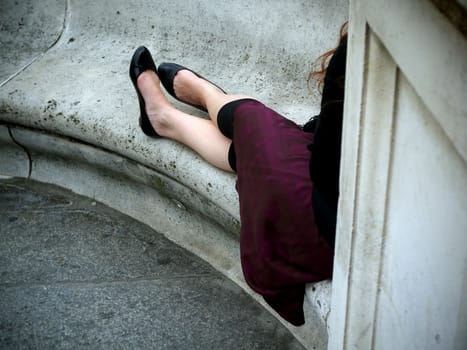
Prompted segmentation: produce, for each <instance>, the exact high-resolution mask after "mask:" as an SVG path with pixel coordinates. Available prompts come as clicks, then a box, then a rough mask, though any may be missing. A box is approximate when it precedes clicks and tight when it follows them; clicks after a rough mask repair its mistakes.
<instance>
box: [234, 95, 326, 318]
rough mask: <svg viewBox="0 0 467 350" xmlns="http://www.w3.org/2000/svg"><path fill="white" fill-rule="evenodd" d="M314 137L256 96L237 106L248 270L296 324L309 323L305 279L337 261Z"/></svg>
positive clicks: (315, 278) (236, 142)
mask: <svg viewBox="0 0 467 350" xmlns="http://www.w3.org/2000/svg"><path fill="white" fill-rule="evenodd" d="M312 142H313V134H311V133H307V132H304V131H303V130H302V129H301V128H300V127H299V126H298V125H296V124H295V123H294V122H292V121H290V120H288V119H286V118H284V117H283V116H281V115H279V114H278V113H276V112H275V111H273V110H271V109H269V108H267V107H266V106H264V105H263V104H261V103H260V102H258V101H254V100H248V101H245V102H243V103H241V104H240V105H239V106H237V107H236V109H235V110H234V112H233V145H234V150H235V154H236V165H237V175H238V178H237V184H236V188H237V191H238V195H239V200H240V220H241V236H240V253H241V263H242V269H243V274H244V276H245V279H246V281H247V283H248V284H249V285H250V287H251V288H252V289H253V290H255V291H256V292H258V293H260V294H261V295H262V296H263V297H264V299H265V300H266V302H267V303H268V304H269V305H270V306H271V307H272V308H274V309H275V310H276V311H277V312H278V313H279V314H280V315H281V316H282V317H283V318H285V319H286V320H287V321H289V322H290V323H292V324H293V325H297V326H298V325H301V324H303V323H304V322H305V320H304V315H303V300H304V294H305V284H306V283H309V282H316V281H320V280H323V279H327V278H329V277H331V274H332V263H333V248H332V247H330V246H329V244H328V243H327V242H326V241H325V240H324V239H323V237H322V236H321V235H320V234H319V232H318V229H317V226H316V223H315V218H314V215H313V209H312V188H313V184H312V182H311V179H310V171H309V169H310V168H309V163H310V157H311V154H310V151H309V150H308V148H307V146H308V145H309V144H310V143H312Z"/></svg>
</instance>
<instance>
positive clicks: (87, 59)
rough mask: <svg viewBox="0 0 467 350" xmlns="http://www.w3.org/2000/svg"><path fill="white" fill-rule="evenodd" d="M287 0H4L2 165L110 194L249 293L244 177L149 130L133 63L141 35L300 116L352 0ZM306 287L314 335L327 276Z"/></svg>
mask: <svg viewBox="0 0 467 350" xmlns="http://www.w3.org/2000/svg"><path fill="white" fill-rule="evenodd" d="M286 4H287V5H286V6H284V2H282V1H277V0H264V1H257V2H253V3H251V2H250V1H247V0H238V1H233V2H232V1H221V2H218V1H217V2H215V3H213V2H211V1H189V2H187V1H172V2H162V1H140V2H137V3H129V2H125V1H121V0H113V1H111V0H108V1H97V2H96V1H90V0H89V1H88V0H86V1H73V0H69V1H66V0H62V1H59V0H56V1H52V0H41V1H23V2H19V1H12V0H5V1H2V2H1V5H0V6H2V11H0V20H1V23H2V26H1V28H0V45H1V50H0V51H1V56H0V59H1V61H0V62H1V66H2V71H1V72H0V73H1V75H0V80H1V82H0V123H2V124H6V125H7V127H2V128H4V129H3V131H2V133H1V137H2V138H1V140H0V143H1V145H2V152H1V159H2V162H1V163H0V175H7V176H12V175H14V176H21V177H25V176H29V177H30V178H33V179H37V180H40V181H43V182H49V183H57V184H59V185H61V186H63V187H66V188H69V189H72V190H73V191H74V192H77V193H80V194H83V195H86V196H88V197H91V198H95V199H96V200H99V201H102V202H104V203H106V204H107V205H109V206H111V207H113V208H116V209H118V210H120V211H122V212H124V213H126V214H128V215H130V216H132V217H134V218H136V219H138V220H140V221H143V222H144V223H146V224H148V225H150V226H151V227H153V228H156V229H157V230H158V231H160V232H162V233H163V234H164V235H165V236H167V237H169V238H170V239H171V240H172V241H174V242H176V243H177V244H180V245H182V246H184V247H185V248H187V249H189V250H190V251H192V252H194V253H195V254H197V255H199V256H201V257H202V258H203V259H206V260H207V261H209V262H210V263H211V264H212V265H214V266H215V267H216V268H217V269H218V270H220V271H222V272H223V273H224V274H225V275H227V276H229V278H231V279H232V280H234V281H235V282H236V283H238V284H239V285H241V286H242V287H243V288H244V289H245V290H247V291H249V292H250V293H251V291H250V290H249V289H248V288H247V287H246V285H245V282H244V281H243V279H242V276H241V268H240V264H239V259H238V227H239V226H238V220H239V214H238V201H237V194H236V192H235V177H234V176H232V175H230V174H226V173H224V172H222V171H219V170H217V169H214V168H213V167H211V166H210V165H208V164H206V163H205V162H204V161H203V160H202V159H200V158H199V157H198V156H197V155H195V154H194V153H193V152H191V151H190V150H189V149H187V148H186V147H184V146H181V145H179V144H177V143H175V142H172V141H169V140H153V139H149V138H147V137H146V136H144V135H143V134H142V133H141V131H140V130H139V127H138V124H137V119H138V103H137V99H136V94H135V92H134V90H133V87H132V85H131V82H130V80H129V78H128V65H129V60H130V58H131V54H132V52H133V50H134V49H135V48H136V47H137V46H139V45H141V44H144V45H146V46H147V47H148V48H149V49H150V50H151V51H152V53H153V55H154V57H155V59H156V63H158V62H162V61H176V62H178V63H181V64H184V65H187V66H190V67H192V68H193V69H196V70H198V71H199V72H200V73H202V74H203V75H205V76H207V77H209V78H210V79H212V80H213V81H215V82H216V83H218V84H219V85H221V86H222V87H223V88H224V89H225V90H226V91H229V92H234V93H245V94H250V95H252V96H255V97H257V98H259V99H261V100H262V101H263V102H265V103H266V104H268V105H270V106H272V107H274V108H276V109H277V110H278V111H279V112H281V113H283V114H284V115H285V116H287V117H289V118H291V119H293V120H295V121H297V122H299V123H302V122H304V121H306V120H307V119H308V118H309V117H310V116H311V115H313V114H315V113H316V112H317V111H318V109H319V99H320V96H319V94H318V93H317V91H316V90H313V89H312V90H311V93H310V92H309V91H308V88H307V84H306V76H307V74H308V71H309V70H310V67H311V63H312V62H313V61H314V60H315V59H316V58H317V57H318V56H319V55H320V54H321V53H323V52H324V51H325V50H327V49H328V48H330V47H332V46H334V45H335V43H336V40H337V32H338V29H339V27H340V25H341V24H342V22H343V21H344V20H345V19H346V17H347V1H345V0H332V1H329V0H328V1H321V0H316V1H301V0H292V1H287V3H286ZM3 9H5V11H3ZM18 28H19V29H21V30H20V31H19V32H18ZM174 103H175V104H176V105H177V107H179V108H181V109H183V110H185V111H188V112H190V113H193V114H195V115H198V116H200V117H205V115H204V114H202V113H200V112H198V111H196V110H194V109H193V108H190V107H188V106H184V105H181V104H179V103H178V102H174ZM4 140H5V141H4ZM148 212H151V214H152V215H147V213H148ZM307 291H308V292H307V294H308V301H307V302H306V305H305V312H306V313H307V324H306V325H305V326H304V327H300V328H294V327H292V328H290V330H291V331H292V332H293V333H294V334H295V335H296V336H297V337H298V338H299V339H301V341H302V342H303V343H305V344H312V343H313V341H314V340H313V339H314V338H315V337H316V336H318V335H317V334H322V332H321V328H322V327H325V326H326V320H327V315H328V313H329V304H328V300H329V294H330V284H329V282H326V283H324V284H318V285H314V286H309V288H308V289H307ZM255 297H257V296H255ZM309 303H311V306H312V307H311V309H310V305H309ZM316 313H317V314H318V315H319V316H318V317H317V316H316ZM323 321H324V322H323ZM317 323H319V324H317Z"/></svg>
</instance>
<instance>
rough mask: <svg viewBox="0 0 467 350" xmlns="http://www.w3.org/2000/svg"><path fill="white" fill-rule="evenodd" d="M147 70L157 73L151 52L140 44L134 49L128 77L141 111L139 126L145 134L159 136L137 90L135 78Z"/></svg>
mask: <svg viewBox="0 0 467 350" xmlns="http://www.w3.org/2000/svg"><path fill="white" fill-rule="evenodd" d="M147 70H152V71H154V72H155V73H156V74H157V69H156V65H155V64H154V61H153V59H152V56H151V53H150V52H149V50H148V49H147V48H145V47H144V46H140V47H138V48H137V49H136V51H135V53H134V54H133V58H132V59H131V63H130V79H131V81H132V82H133V85H134V87H135V90H136V93H137V94H138V100H139V109H140V112H141V115H140V117H139V126H140V127H141V130H143V132H144V133H145V134H146V135H148V136H159V134H158V133H157V132H156V130H154V128H153V127H152V125H151V122H150V121H149V117H148V115H147V113H146V108H145V106H146V105H145V103H144V99H143V96H142V95H141V93H140V92H139V89H138V85H137V84H136V80H137V79H138V77H139V75H140V74H141V73H143V72H144V71H147Z"/></svg>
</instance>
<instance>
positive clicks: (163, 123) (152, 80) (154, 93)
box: [137, 70, 173, 136]
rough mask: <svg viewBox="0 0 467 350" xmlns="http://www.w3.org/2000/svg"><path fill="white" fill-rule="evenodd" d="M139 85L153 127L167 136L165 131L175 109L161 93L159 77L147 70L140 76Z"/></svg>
mask: <svg viewBox="0 0 467 350" xmlns="http://www.w3.org/2000/svg"><path fill="white" fill-rule="evenodd" d="M137 85H138V89H139V91H140V93H141V95H142V96H143V98H144V103H145V106H146V113H147V115H148V118H149V121H150V122H151V125H152V127H153V128H154V130H155V131H156V132H157V133H158V134H159V135H161V136H165V135H164V134H165V132H164V131H165V129H166V128H167V127H168V122H169V118H170V112H171V110H172V109H173V107H172V106H171V105H170V103H169V101H168V100H167V98H166V97H165V95H164V94H163V93H162V91H161V88H160V80H159V77H158V76H157V74H156V73H154V72H153V71H151V70H147V71H145V72H143V73H141V74H140V75H139V77H138V79H137Z"/></svg>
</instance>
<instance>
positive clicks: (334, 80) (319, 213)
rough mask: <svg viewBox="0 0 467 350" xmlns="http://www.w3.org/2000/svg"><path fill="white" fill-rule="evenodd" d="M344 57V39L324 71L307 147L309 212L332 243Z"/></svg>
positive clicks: (335, 215) (335, 206)
mask: <svg viewBox="0 0 467 350" xmlns="http://www.w3.org/2000/svg"><path fill="white" fill-rule="evenodd" d="M346 54H347V39H346V38H345V39H344V40H343V41H342V43H341V44H340V45H339V47H338V48H337V50H336V52H335V53H334V55H333V56H332V58H331V60H330V62H329V65H328V68H327V71H326V75H325V78H324V87H323V96H322V99H321V112H320V114H319V117H318V118H319V124H318V126H317V128H316V131H315V133H314V140H313V144H312V145H310V146H311V147H310V149H311V150H312V157H311V161H310V176H311V180H312V181H313V184H314V186H315V190H314V192H313V197H314V198H313V210H314V212H315V213H316V221H317V225H318V228H319V230H320V232H321V233H322V234H323V236H324V237H326V239H327V240H330V241H332V242H333V241H334V236H335V229H336V218H337V200H338V197H339V169H340V157H341V141H342V119H343V112H344V82H345V62H346ZM315 197H316V198H315Z"/></svg>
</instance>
